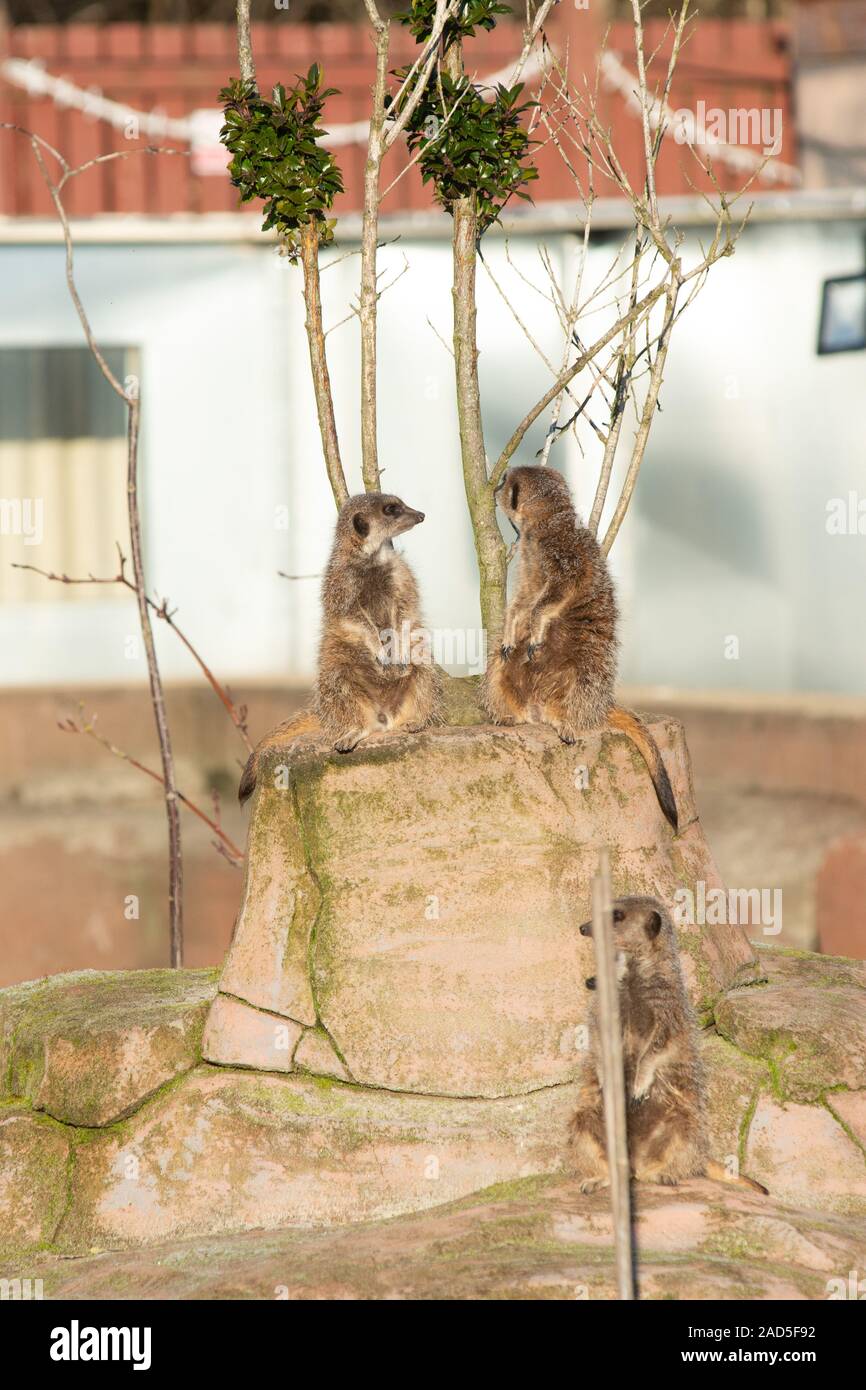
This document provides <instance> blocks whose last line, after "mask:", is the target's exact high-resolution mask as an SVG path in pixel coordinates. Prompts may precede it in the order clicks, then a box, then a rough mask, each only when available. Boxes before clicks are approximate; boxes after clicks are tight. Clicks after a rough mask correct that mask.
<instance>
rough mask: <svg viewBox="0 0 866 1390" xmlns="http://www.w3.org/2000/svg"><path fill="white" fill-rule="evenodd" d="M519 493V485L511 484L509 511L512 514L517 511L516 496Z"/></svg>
mask: <svg viewBox="0 0 866 1390" xmlns="http://www.w3.org/2000/svg"><path fill="white" fill-rule="evenodd" d="M519 492H520V484H519V483H512V485H511V510H512V511H513V512H514V511H516V510H517V495H518V493H519Z"/></svg>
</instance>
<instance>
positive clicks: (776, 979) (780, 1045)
mask: <svg viewBox="0 0 866 1390" xmlns="http://www.w3.org/2000/svg"><path fill="white" fill-rule="evenodd" d="M760 959H761V963H762V965H763V967H764V971H765V973H766V975H767V982H766V984H763V985H761V986H758V987H757V988H748V989H734V990H731V991H730V992H729V993H728V994H726V995H725V996H724V998H722V999H721V1000H720V1001H719V1002H718V1004H717V1006H716V1009H715V1019H716V1027H717V1029H718V1031H719V1032H720V1033H721V1034H722V1035H723V1036H724V1037H725V1038H727V1039H728V1040H729V1042H731V1043H734V1044H735V1045H736V1047H737V1048H738V1049H739V1050H740V1051H741V1052H744V1053H747V1054H749V1055H750V1056H753V1057H757V1058H761V1059H763V1060H764V1061H765V1062H766V1064H767V1065H768V1066H769V1067H770V1069H771V1072H772V1075H773V1082H774V1088H775V1090H776V1093H777V1095H778V1097H779V1098H780V1099H782V1100H794V1101H806V1102H810V1101H818V1100H820V1099H821V1097H822V1096H823V1095H824V1093H825V1092H826V1091H827V1090H829V1089H833V1088H835V1087H839V1086H844V1087H847V1088H848V1089H851V1090H861V1089H866V964H864V962H862V961H849V960H844V959H839V958H836V957H833V956H819V955H811V954H809V953H808V952H790V951H785V950H779V949H777V948H772V947H764V948H762V950H761V952H760Z"/></svg>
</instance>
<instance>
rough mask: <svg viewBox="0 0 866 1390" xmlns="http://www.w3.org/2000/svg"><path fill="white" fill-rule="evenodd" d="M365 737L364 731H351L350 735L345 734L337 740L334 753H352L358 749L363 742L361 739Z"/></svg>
mask: <svg viewBox="0 0 866 1390" xmlns="http://www.w3.org/2000/svg"><path fill="white" fill-rule="evenodd" d="M363 737H364V730H363V729H351V730H350V731H349V733H347V734H344V735H343V737H342V738H340V739H337V742H336V743H335V744H334V751H335V752H337V753H351V752H352V751H353V750H354V749H355V748H357V747H358V744H359V743H360V742H361V739H362V738H363Z"/></svg>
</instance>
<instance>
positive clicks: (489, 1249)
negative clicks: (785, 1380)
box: [7, 1177, 866, 1303]
mask: <svg viewBox="0 0 866 1390" xmlns="http://www.w3.org/2000/svg"><path fill="white" fill-rule="evenodd" d="M635 1233H636V1247H637V1287H638V1293H639V1296H640V1297H641V1299H644V1300H664V1301H670V1300H677V1301H679V1300H685V1301H688V1302H693V1301H695V1300H702V1301H707V1302H712V1303H717V1302H719V1301H721V1300H731V1301H734V1302H741V1301H742V1300H744V1299H770V1300H778V1299H784V1300H788V1299H796V1300H800V1299H826V1298H844V1297H846V1296H851V1295H850V1293H849V1292H848V1287H849V1279H848V1272H849V1270H852V1269H853V1270H861V1271H862V1268H863V1261H862V1254H863V1249H864V1247H866V1218H864V1217H860V1218H853V1219H852V1218H841V1217H833V1216H822V1215H820V1214H819V1213H816V1212H814V1211H810V1212H797V1211H792V1210H791V1209H790V1208H789V1207H786V1206H784V1205H782V1204H780V1203H778V1202H776V1201H773V1200H772V1199H766V1198H760V1197H757V1196H756V1195H755V1194H749V1193H747V1194H743V1193H742V1191H741V1190H738V1189H735V1188H731V1187H727V1186H724V1185H722V1184H718V1183H709V1182H689V1183H685V1184H683V1185H682V1186H681V1187H679V1188H677V1189H672V1188H653V1187H640V1188H639V1189H637V1191H636V1192H635ZM7 1268H8V1271H9V1274H10V1275H12V1276H14V1275H16V1274H19V1273H20V1275H21V1276H24V1277H29V1278H32V1277H37V1278H40V1279H42V1280H43V1284H44V1291H45V1295H46V1297H49V1298H54V1299H117V1298H120V1299H129V1300H139V1299H142V1298H145V1299H146V1298H162V1299H172V1300H183V1299H221V1300H225V1299H262V1300H268V1301H270V1300H273V1299H289V1300H296V1301H307V1300H317V1301H320V1300H323V1299H326V1300H328V1301H334V1300H389V1301H393V1300H398V1301H401V1302H403V1301H406V1300H407V1299H411V1300H415V1301H418V1300H426V1301H436V1302H440V1301H441V1300H442V1299H449V1300H457V1299H459V1300H467V1301H468V1300H472V1301H476V1302H477V1301H479V1300H481V1301H484V1300H494V1299H495V1300H497V1301H500V1300H507V1301H511V1300H515V1301H521V1302H534V1301H543V1302H550V1301H568V1302H572V1303H573V1302H574V1301H575V1300H577V1301H581V1302H582V1301H590V1300H592V1301H597V1300H599V1299H614V1298H615V1297H616V1275H615V1265H614V1255H613V1241H612V1230H611V1217H610V1210H609V1202H608V1196H607V1194H606V1193H605V1192H599V1193H595V1194H594V1195H593V1196H591V1197H586V1196H583V1195H582V1194H581V1193H580V1192H579V1191H578V1190H577V1188H576V1185H575V1184H574V1183H570V1182H567V1181H564V1180H563V1179H562V1178H556V1177H551V1178H540V1179H528V1180H524V1181H521V1182H514V1183H508V1184H501V1185H498V1186H496V1187H492V1188H490V1189H488V1190H486V1191H484V1192H481V1193H478V1194H476V1195H474V1196H472V1197H469V1198H466V1199H463V1200H461V1201H457V1202H453V1203H449V1204H447V1205H444V1206H439V1207H436V1208H435V1209H433V1210H428V1211H424V1212H419V1213H415V1214H412V1215H406V1216H400V1217H396V1218H393V1219H391V1220H385V1221H373V1222H364V1223H361V1224H358V1225H355V1226H353V1227H351V1228H350V1229H348V1230H331V1231H321V1230H316V1231H309V1230H304V1229H300V1228H297V1227H296V1228H293V1229H289V1230H279V1231H263V1230H256V1231H248V1232H244V1233H240V1234H235V1235H228V1234H220V1235H210V1236H206V1237H197V1238H187V1239H173V1240H170V1241H166V1242H161V1243H159V1244H155V1245H152V1246H150V1247H149V1248H143V1249H142V1248H139V1249H136V1250H130V1251H117V1250H113V1251H106V1252H105V1253H103V1254H99V1255H91V1254H87V1255H85V1256H84V1257H82V1258H79V1259H69V1258H64V1259H60V1258H57V1257H56V1256H51V1255H45V1254H43V1255H35V1256H34V1255H28V1256H27V1257H26V1259H24V1260H22V1261H21V1262H20V1266H16V1265H15V1264H14V1263H12V1264H10V1265H8V1266H7ZM853 1296H855V1297H856V1296H857V1290H856V1288H855V1290H854V1295H853Z"/></svg>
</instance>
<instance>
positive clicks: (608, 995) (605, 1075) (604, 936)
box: [592, 849, 634, 1300]
mask: <svg viewBox="0 0 866 1390" xmlns="http://www.w3.org/2000/svg"><path fill="white" fill-rule="evenodd" d="M592 942H593V948H594V950H595V981H596V983H595V988H596V996H597V1005H598V1015H597V1017H598V1030H599V1045H600V1052H601V1070H602V1094H603V1097H604V1128H605V1137H606V1139H607V1164H608V1171H609V1173H610V1195H611V1207H612V1210H613V1230H614V1246H615V1255H616V1282H617V1291H618V1294H619V1297H620V1298H621V1299H626V1300H631V1299H633V1298H634V1257H633V1253H632V1234H631V1202H630V1193H629V1183H630V1169H629V1157H628V1132H627V1129H626V1100H625V1073H624V1071H623V1056H622V1024H621V1021H620V1014H619V989H618V986H617V979H616V950H615V947H614V940H613V911H612V903H611V889H610V862H609V858H608V853H607V850H606V849H603V850H602V851H601V854H600V855H599V865H598V873H597V874H596V876H595V878H594V879H593V881H592Z"/></svg>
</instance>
